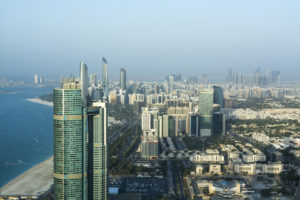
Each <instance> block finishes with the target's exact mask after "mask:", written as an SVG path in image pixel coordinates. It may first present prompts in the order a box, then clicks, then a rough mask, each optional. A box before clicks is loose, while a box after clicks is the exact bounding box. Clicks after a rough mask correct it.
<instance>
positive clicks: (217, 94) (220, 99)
mask: <svg viewBox="0 0 300 200" xmlns="http://www.w3.org/2000/svg"><path fill="white" fill-rule="evenodd" d="M213 88H214V104H219V105H220V108H224V94H223V89H222V88H221V87H218V86H213Z"/></svg>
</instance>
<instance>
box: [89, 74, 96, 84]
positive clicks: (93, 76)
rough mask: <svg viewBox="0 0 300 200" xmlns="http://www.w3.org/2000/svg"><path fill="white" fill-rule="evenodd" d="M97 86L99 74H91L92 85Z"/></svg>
mask: <svg viewBox="0 0 300 200" xmlns="http://www.w3.org/2000/svg"><path fill="white" fill-rule="evenodd" d="M92 85H94V86H97V74H91V75H90V86H92Z"/></svg>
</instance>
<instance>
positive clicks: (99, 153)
mask: <svg viewBox="0 0 300 200" xmlns="http://www.w3.org/2000/svg"><path fill="white" fill-rule="evenodd" d="M106 112H107V110H106V105H105V103H102V102H95V103H93V104H92V106H91V107H88V136H89V137H88V138H89V141H88V143H89V144H88V199H93V200H100V199H101V200H102V199H104V200H105V199H108V161H107V159H108V158H107V155H108V149H107V132H106V131H107V113H106Z"/></svg>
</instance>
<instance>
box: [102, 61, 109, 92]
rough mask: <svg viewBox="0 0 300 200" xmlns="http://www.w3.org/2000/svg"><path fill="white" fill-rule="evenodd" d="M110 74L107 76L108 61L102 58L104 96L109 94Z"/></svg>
mask: <svg viewBox="0 0 300 200" xmlns="http://www.w3.org/2000/svg"><path fill="white" fill-rule="evenodd" d="M107 86H108V76H107V62H106V60H105V58H102V87H103V90H104V96H105V97H107V96H108V88H107Z"/></svg>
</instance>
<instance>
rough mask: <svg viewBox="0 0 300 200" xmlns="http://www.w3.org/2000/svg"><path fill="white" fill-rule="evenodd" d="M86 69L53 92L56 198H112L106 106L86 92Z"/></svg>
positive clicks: (59, 199) (65, 81)
mask: <svg viewBox="0 0 300 200" xmlns="http://www.w3.org/2000/svg"><path fill="white" fill-rule="evenodd" d="M86 71H87V68H86V66H85V65H82V64H81V73H80V81H79V80H74V78H70V79H63V80H62V84H61V88H57V89H54V91H53V102H54V108H53V109H54V115H53V119H54V199H55V200H65V199H72V200H73V199H75V200H76V199H78V200H82V199H83V200H85V199H93V200H106V199H108V161H107V153H108V152H107V135H106V130H107V113H106V106H105V103H103V102H93V103H92V102H90V101H89V96H88V94H87V96H86V95H85V92H83V87H85V83H86V79H85V78H86ZM83 96H84V97H83Z"/></svg>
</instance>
